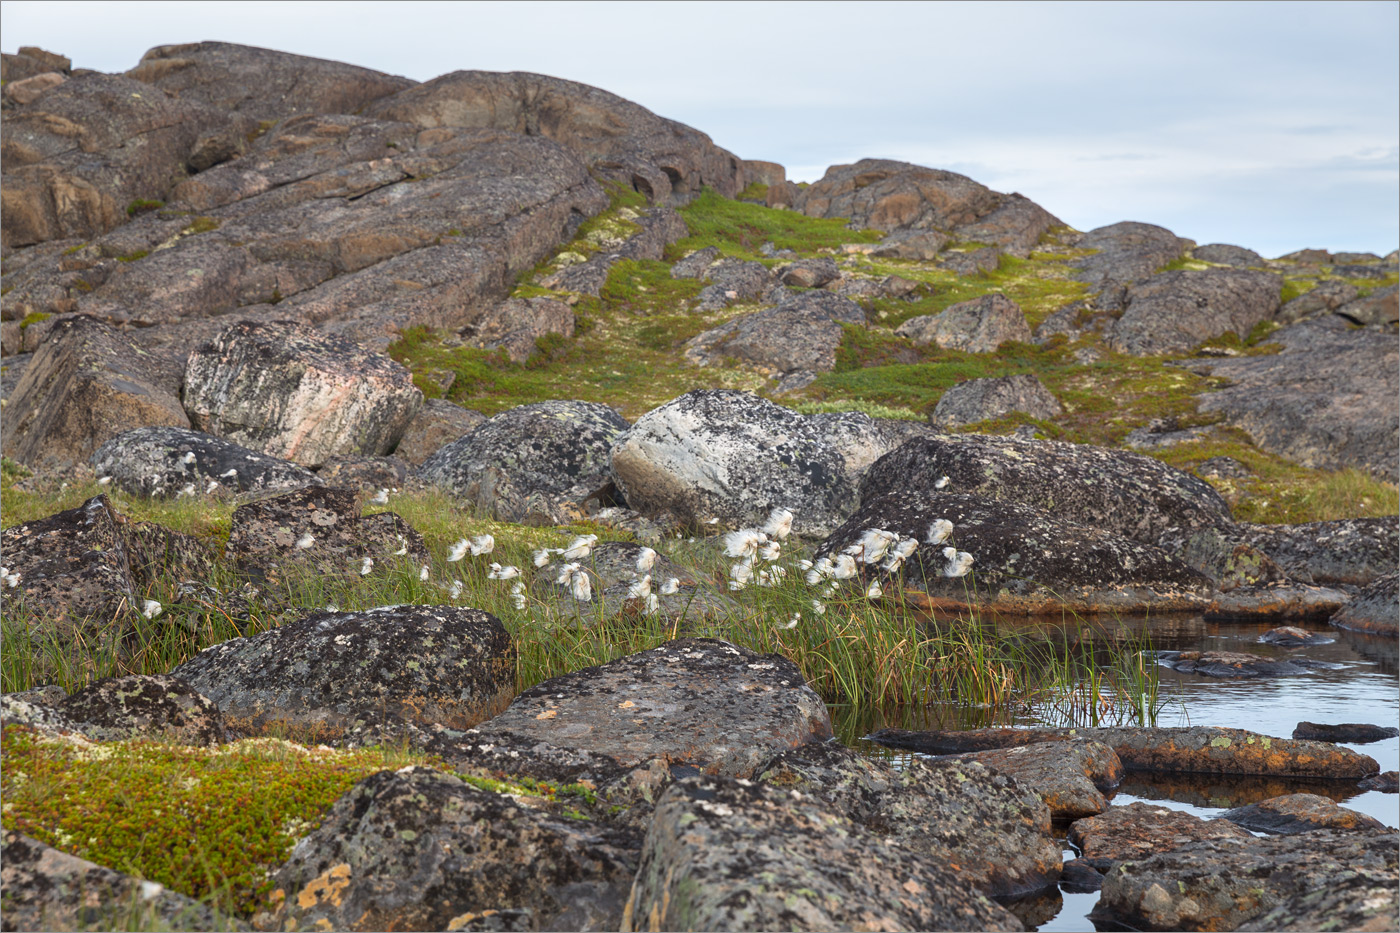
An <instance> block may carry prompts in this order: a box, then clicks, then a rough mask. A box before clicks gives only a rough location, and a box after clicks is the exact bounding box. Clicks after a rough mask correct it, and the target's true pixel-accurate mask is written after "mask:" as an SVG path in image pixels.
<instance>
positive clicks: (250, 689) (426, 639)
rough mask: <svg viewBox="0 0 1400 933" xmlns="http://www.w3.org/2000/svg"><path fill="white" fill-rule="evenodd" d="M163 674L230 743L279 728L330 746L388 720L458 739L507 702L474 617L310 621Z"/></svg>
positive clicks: (508, 683)
mask: <svg viewBox="0 0 1400 933" xmlns="http://www.w3.org/2000/svg"><path fill="white" fill-rule="evenodd" d="M313 661H314V663H313ZM170 673H171V674H172V675H174V676H176V677H180V678H182V679H183V680H185V681H187V682H188V683H189V684H190V685H191V686H192V687H194V688H195V689H196V690H198V691H199V692H200V693H202V694H203V695H204V696H206V697H208V698H209V699H210V700H212V701H213V702H214V703H215V705H217V706H218V708H219V710H220V711H221V712H222V713H223V716H224V721H225V722H226V723H227V724H228V726H229V728H230V729H232V730H235V731H236V732H238V733H241V734H263V733H266V732H269V731H274V730H278V729H283V728H285V729H286V730H288V731H289V732H290V733H291V734H292V735H293V736H296V737H300V738H299V740H304V741H337V742H339V741H343V740H345V739H347V738H350V737H352V736H353V735H354V732H355V730H356V729H358V728H363V727H365V726H366V725H368V726H372V727H373V726H380V725H381V724H383V723H386V722H389V723H392V722H393V721H394V720H395V719H398V720H406V721H407V722H409V723H414V724H418V725H428V724H442V725H444V726H447V727H450V728H454V729H467V728H470V727H471V726H474V725H476V724H477V723H479V722H481V721H482V720H485V719H488V718H490V717H491V716H492V715H494V714H495V713H497V712H499V711H500V710H501V709H503V708H504V707H505V706H506V704H507V703H509V702H510V698H511V697H512V696H513V695H514V693H515V648H514V646H513V645H512V643H511V640H510V635H509V634H508V633H507V632H506V630H505V628H504V627H502V625H501V623H500V622H499V621H498V620H497V619H496V617H495V616H493V615H491V614H490V613H487V612H483V611H481V610H479V609H457V608H453V607H450V606H382V607H379V608H377V609H367V610H365V611H363V612H318V613H313V614H311V615H308V616H305V617H303V618H301V619H298V620H297V621H295V622H289V623H286V624H284V625H281V626H279V627H277V628H273V629H269V630H267V631H265V632H262V633H260V634H258V635H253V636H251V637H247V638H234V639H231V640H229V641H226V642H223V643H221V644H217V645H213V646H211V647H209V648H206V649H205V650H204V651H202V652H200V653H199V654H197V655H195V656H194V657H193V658H191V659H190V660H188V661H186V662H185V663H184V664H181V665H180V666H179V667H177V668H175V669H174V670H172V671H171V672H170Z"/></svg>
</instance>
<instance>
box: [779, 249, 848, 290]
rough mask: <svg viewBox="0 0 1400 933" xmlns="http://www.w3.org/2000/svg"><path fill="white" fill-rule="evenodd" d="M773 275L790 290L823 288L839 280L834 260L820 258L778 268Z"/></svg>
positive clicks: (839, 273) (801, 260)
mask: <svg viewBox="0 0 1400 933" xmlns="http://www.w3.org/2000/svg"><path fill="white" fill-rule="evenodd" d="M774 275H776V276H777V278H778V281H780V282H782V283H783V284H784V285H787V286H788V287H790V288H825V287H826V286H827V285H829V284H831V283H832V282H835V281H836V280H837V279H839V278H841V270H840V269H838V268H837V267H836V260H834V259H832V258H831V257H830V256H821V257H819V258H817V259H799V260H798V261H797V262H793V263H789V264H788V265H786V266H779V267H778V270H777V271H776V272H775V273H774Z"/></svg>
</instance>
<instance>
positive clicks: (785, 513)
mask: <svg viewBox="0 0 1400 933" xmlns="http://www.w3.org/2000/svg"><path fill="white" fill-rule="evenodd" d="M792 518H793V515H792V512H791V511H790V510H788V509H783V508H777V509H774V510H773V511H771V512H769V513H768V520H767V521H766V522H764V523H763V527H762V528H761V529H759V530H760V531H762V532H763V533H764V534H766V535H767V536H768V537H770V538H777V539H779V540H781V539H783V538H786V537H787V536H788V535H790V534H792Z"/></svg>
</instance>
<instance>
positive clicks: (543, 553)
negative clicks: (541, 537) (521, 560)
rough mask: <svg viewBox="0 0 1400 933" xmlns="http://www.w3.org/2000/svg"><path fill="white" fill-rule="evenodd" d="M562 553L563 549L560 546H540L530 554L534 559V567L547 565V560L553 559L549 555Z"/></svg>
mask: <svg viewBox="0 0 1400 933" xmlns="http://www.w3.org/2000/svg"><path fill="white" fill-rule="evenodd" d="M563 553H564V549H563V548H561V547H557V548H556V547H542V548H540V549H539V550H538V551H536V552H535V553H534V554H532V555H530V556H531V558H532V559H533V560H534V562H535V566H536V567H548V566H549V562H550V561H551V560H553V559H554V558H553V557H551V556H550V555H552V554H563Z"/></svg>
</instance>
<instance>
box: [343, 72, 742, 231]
mask: <svg viewBox="0 0 1400 933" xmlns="http://www.w3.org/2000/svg"><path fill="white" fill-rule="evenodd" d="M365 113H366V114H368V115H369V116H372V117H378V118H381V119H387V120H399V121H402V122H405V123H412V124H415V125H417V126H420V127H425V128H438V127H463V128H490V129H494V130H504V131H507V132H510V133H516V134H519V135H522V136H544V137H546V138H548V139H550V140H553V141H554V142H555V143H558V144H559V145H561V146H563V147H565V148H567V149H569V150H570V151H572V152H573V153H575V154H576V155H577V156H578V158H579V159H581V160H582V161H583V162H584V163H586V164H587V165H589V166H592V167H593V168H594V170H595V171H597V172H598V174H599V175H600V176H601V177H603V178H606V179H609V180H612V181H617V182H620V183H621V184H623V185H625V186H626V187H628V188H631V189H633V190H635V191H640V192H641V193H642V194H644V195H646V196H647V198H648V199H650V200H651V201H652V202H653V203H656V204H685V203H687V202H688V201H689V200H690V199H691V198H692V197H694V196H696V195H698V194H699V193H700V191H701V189H702V188H704V187H710V188H713V189H715V191H716V192H718V193H719V194H721V195H723V196H724V197H726V198H732V197H734V196H735V195H736V194H738V193H739V190H740V189H741V188H743V187H744V185H745V184H746V180H745V177H744V169H743V165H742V163H741V162H740V160H739V159H738V158H736V157H735V156H734V155H733V154H732V153H730V152H728V151H726V150H724V149H721V148H720V147H719V146H716V145H715V144H714V143H713V142H712V141H711V140H710V138H709V137H708V136H706V135H705V134H704V133H701V132H698V131H696V130H694V129H691V128H690V127H688V126H686V125H685V124H683V123H677V122H676V121H674V120H667V119H665V118H663V117H659V116H657V115H656V114H654V113H652V112H651V111H650V110H647V109H646V108H644V107H641V106H638V105H637V104H634V103H632V102H631V101H629V100H624V99H623V98H621V97H618V96H616V95H614V94H609V93H608V92H607V91H604V90H600V89H599V88H595V87H589V86H588V85H586V84H578V83H576V82H574V81H565V80H563V79H562V78H551V77H547V76H545V75H536V74H529V73H526V72H518V71H517V72H510V73H498V72H490V71H454V72H452V73H451V74H445V75H443V76H441V77H439V78H434V79H433V80H431V81H428V82H426V83H424V84H420V85H418V86H417V87H414V88H411V89H409V90H406V91H401V92H399V93H398V94H395V95H394V96H393V97H390V98H386V99H384V100H380V101H378V102H376V103H373V104H371V105H369V106H368V107H366V108H365Z"/></svg>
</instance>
